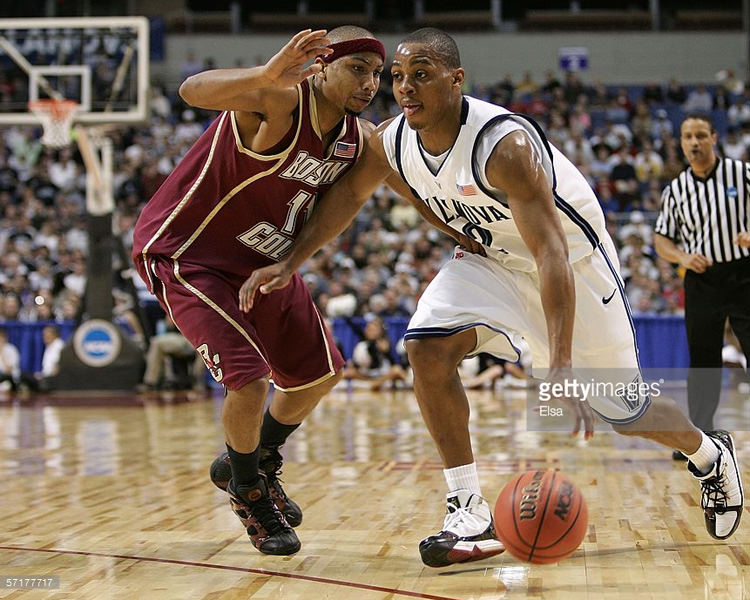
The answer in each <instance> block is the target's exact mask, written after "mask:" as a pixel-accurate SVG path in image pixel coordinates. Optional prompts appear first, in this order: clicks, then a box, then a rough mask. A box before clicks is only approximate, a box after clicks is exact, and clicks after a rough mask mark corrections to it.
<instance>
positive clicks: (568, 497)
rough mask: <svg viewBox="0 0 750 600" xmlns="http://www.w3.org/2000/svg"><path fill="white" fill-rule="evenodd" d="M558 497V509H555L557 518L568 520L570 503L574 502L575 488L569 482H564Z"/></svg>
mask: <svg viewBox="0 0 750 600" xmlns="http://www.w3.org/2000/svg"><path fill="white" fill-rule="evenodd" d="M558 494H559V495H558V497H557V507H556V508H555V516H556V517H559V518H560V519H562V520H563V521H564V520H565V519H567V518H568V512H570V503H571V502H572V496H573V486H572V485H571V484H570V482H568V481H563V482H562V483H561V484H560V491H559V492H558Z"/></svg>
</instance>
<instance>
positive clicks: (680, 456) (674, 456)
mask: <svg viewBox="0 0 750 600" xmlns="http://www.w3.org/2000/svg"><path fill="white" fill-rule="evenodd" d="M687 459H688V458H687V456H685V455H684V454H683V453H682V452H680V451H679V450H675V451H674V452H672V460H687Z"/></svg>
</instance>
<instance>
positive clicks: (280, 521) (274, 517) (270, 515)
mask: <svg viewBox="0 0 750 600" xmlns="http://www.w3.org/2000/svg"><path fill="white" fill-rule="evenodd" d="M248 508H250V514H251V515H252V516H253V517H255V518H256V519H257V521H258V522H259V523H260V524H261V525H262V526H263V528H264V529H265V530H266V533H267V534H268V535H269V536H271V535H274V534H276V533H279V532H280V531H283V530H284V529H286V525H285V522H284V516H283V515H282V514H281V512H279V509H278V508H276V505H275V504H274V503H273V501H272V500H271V499H270V498H267V497H263V498H261V499H260V500H258V501H257V502H253V504H252V506H249V507H248Z"/></svg>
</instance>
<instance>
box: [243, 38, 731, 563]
mask: <svg viewBox="0 0 750 600" xmlns="http://www.w3.org/2000/svg"><path fill="white" fill-rule="evenodd" d="M392 74H393V91H394V95H395V97H396V100H397V102H398V103H399V105H400V106H401V109H402V112H403V114H402V115H400V116H398V117H395V118H394V119H392V120H390V121H388V122H386V123H383V124H382V125H381V126H380V127H378V129H376V131H375V132H374V134H373V135H372V136H371V138H370V142H369V146H368V148H367V150H366V152H365V155H364V157H363V160H362V161H360V162H359V163H358V164H357V165H356V166H355V167H354V168H353V169H352V170H351V171H350V172H349V173H348V174H347V175H346V176H345V177H343V178H342V179H341V180H340V181H339V183H337V184H335V185H334V187H333V188H332V190H331V191H330V192H329V193H328V194H327V195H326V196H325V197H324V198H323V200H322V202H321V203H320V204H319V206H318V207H317V208H316V210H315V212H314V213H313V216H312V217H311V219H310V221H309V222H308V223H307V225H306V226H305V228H304V230H303V232H302V234H301V235H300V236H299V237H298V238H297V242H296V245H295V246H294V247H293V249H292V251H291V252H290V254H289V255H288V256H287V257H286V258H285V259H284V260H283V261H281V262H280V263H278V264H276V265H272V266H270V267H267V268H265V269H261V270H258V271H256V272H255V273H254V274H253V276H252V277H251V278H250V279H248V280H247V281H246V283H245V284H244V285H243V287H242V289H241V290H240V298H239V301H240V308H242V309H243V310H247V309H249V307H250V306H251V305H252V302H253V297H254V294H255V292H256V290H257V289H258V288H260V291H261V293H264V294H265V293H269V292H270V291H272V290H274V289H277V288H278V287H282V286H284V285H286V282H287V281H289V278H290V277H291V275H292V274H293V273H294V271H295V270H296V269H297V268H298V267H299V266H300V265H301V264H302V263H303V262H304V260H306V259H307V258H308V257H309V256H311V255H312V254H313V252H314V251H315V250H316V249H318V248H319V247H320V246H322V245H323V244H325V243H326V242H327V241H329V240H331V239H333V238H334V237H335V236H336V235H338V234H339V233H340V232H341V231H342V230H343V229H344V228H345V227H346V226H347V224H348V223H349V222H350V220H351V219H352V218H353V216H354V214H355V213H356V211H357V210H358V209H359V207H360V206H361V205H362V204H364V202H365V201H366V200H367V199H368V198H369V196H370V195H371V193H372V192H373V191H374V190H375V188H376V187H377V185H378V184H379V183H380V182H381V181H382V180H384V179H385V178H387V177H389V176H390V175H392V174H393V173H394V172H396V173H399V175H400V176H401V178H402V180H403V181H404V183H405V184H406V185H408V186H409V187H410V188H411V190H412V193H413V194H414V195H415V196H417V197H418V198H420V199H421V200H422V201H423V202H424V203H425V204H426V205H427V206H429V208H430V209H431V210H432V211H433V212H434V214H435V215H436V216H437V217H438V218H439V219H440V220H441V221H442V222H443V223H445V224H447V225H448V226H449V227H451V228H453V229H455V230H456V231H462V232H463V233H465V234H467V235H469V236H471V237H473V238H474V239H475V240H477V241H479V242H480V243H481V244H482V247H483V249H484V250H485V252H484V253H483V252H481V251H480V252H476V253H466V252H464V251H462V250H460V249H459V250H457V251H456V253H455V254H454V257H453V260H451V261H449V262H448V263H447V264H446V265H444V266H443V268H442V269H441V271H440V273H439V274H438V275H437V277H436V278H435V279H434V280H433V281H432V282H431V283H430V285H429V286H428V287H427V289H426V290H425V292H424V294H423V295H422V297H421V299H420V300H419V304H418V306H417V310H416V313H415V314H414V316H413V317H412V319H411V321H410V323H409V327H408V331H407V334H406V339H407V343H406V345H407V350H408V354H409V360H410V363H411V365H412V367H413V369H414V391H415V394H416V396H417V400H418V402H419V406H420V409H421V411H422V416H423V418H424V420H425V423H426V425H427V427H428V429H429V431H430V433H431V435H432V437H433V440H434V441H435V444H436V445H437V448H438V451H439V452H440V455H441V458H442V460H443V464H444V467H445V469H444V474H445V479H446V482H447V484H448V490H449V491H448V495H447V509H448V510H447V514H446V517H445V521H444V524H443V528H442V530H441V531H440V532H439V533H437V534H436V535H432V536H429V537H428V538H426V539H424V540H423V541H422V542H421V543H420V553H421V556H422V560H423V561H424V563H425V564H427V565H430V566H436V567H437V566H445V565H450V564H453V563H457V562H465V561H469V560H478V559H481V558H486V557H488V556H492V555H494V554H498V553H499V552H502V550H503V548H502V544H500V542H499V541H497V540H496V539H495V536H494V533H493V525H492V518H491V509H490V506H489V505H488V503H487V501H486V500H485V499H484V498H483V497H482V492H481V489H480V486H479V478H478V475H477V469H476V465H475V463H474V457H473V454H472V449H471V442H470V438H469V430H468V420H469V405H468V401H467V398H466V395H465V393H464V390H463V387H462V385H461V381H460V379H459V376H458V373H457V366H458V364H459V363H460V362H461V360H462V359H463V358H464V357H466V356H469V355H473V354H477V353H479V352H490V353H492V354H495V355H497V356H499V357H501V358H509V359H511V360H515V359H517V358H518V351H517V348H518V342H519V340H520V338H522V337H523V338H525V340H526V341H527V342H528V345H529V347H530V348H531V352H532V363H533V365H534V367H535V368H538V367H542V368H546V369H548V374H547V378H548V380H549V381H550V382H557V383H563V382H564V380H568V381H570V378H572V377H573V375H572V371H571V369H573V368H575V369H576V370H577V371H576V372H577V373H580V371H579V370H580V369H584V373H585V369H589V368H591V369H598V370H599V371H597V372H598V373H600V374H601V370H603V369H609V370H610V371H609V372H610V373H615V374H616V377H618V378H619V379H620V381H617V382H611V383H626V384H632V385H634V386H635V387H629V388H628V389H629V390H630V391H633V390H635V391H636V392H637V393H635V394H632V393H631V394H623V395H617V394H612V395H611V397H589V398H588V402H586V401H583V400H582V399H581V398H575V397H570V396H569V397H562V398H561V400H562V401H564V403H565V406H567V410H568V411H569V412H571V413H572V414H573V415H574V416H575V420H576V425H575V429H574V432H573V433H574V435H575V434H576V433H578V431H579V429H580V427H581V425H583V426H584V428H585V436H586V438H588V437H590V436H591V435H592V434H593V422H594V419H593V413H594V412H595V413H596V414H597V415H598V416H599V417H600V418H602V419H603V420H604V421H607V422H609V423H611V424H612V425H613V427H614V429H615V431H617V432H619V433H621V434H624V435H637V436H641V437H644V438H648V439H651V440H654V441H656V442H659V443H661V444H663V445H665V446H668V447H670V448H673V449H677V450H680V451H681V452H683V453H684V454H686V455H687V456H688V458H689V463H688V467H689V470H690V472H691V473H692V474H693V475H694V476H695V477H696V478H697V479H698V480H699V481H700V482H701V485H702V489H703V497H702V507H703V510H704V513H705V520H706V527H707V529H708V532H709V533H710V534H711V535H712V536H713V537H714V538H717V539H725V538H727V537H729V536H730V535H732V533H734V531H735V529H736V528H737V526H738V524H739V521H740V516H741V513H742V506H743V491H742V483H741V480H740V475H739V468H738V466H737V460H736V455H735V451H734V444H733V441H732V438H731V436H730V435H729V434H728V433H727V432H723V431H719V432H711V433H708V434H706V433H703V432H701V431H700V430H698V429H697V428H695V427H694V426H693V425H692V424H691V423H690V421H689V420H688V419H687V418H686V417H685V416H684V415H683V414H682V412H681V411H680V410H679V409H678V408H677V406H676V405H675V404H674V402H672V401H671V400H666V399H664V398H657V397H656V394H654V396H653V397H650V396H649V395H648V393H646V390H645V389H644V387H643V385H642V380H641V376H640V368H639V364H638V353H637V348H636V345H635V338H634V331H633V326H632V322H631V319H630V314H629V308H628V305H627V301H626V298H625V294H624V289H623V283H622V279H621V277H620V275H619V273H618V264H617V258H616V253H615V251H614V246H613V244H612V241H611V239H610V238H609V236H608V234H607V232H606V230H605V227H604V218H603V215H602V212H601V209H600V208H599V204H598V202H597V199H596V197H595V196H594V193H593V192H592V190H591V188H590V187H589V186H588V184H587V183H586V180H585V179H584V177H583V176H582V175H581V174H580V172H578V170H577V169H576V168H575V167H574V166H573V164H572V163H570V161H568V160H567V159H566V158H565V157H564V156H563V155H562V154H561V153H560V152H559V151H558V150H557V149H555V148H553V147H552V146H550V145H549V143H548V142H547V141H546V139H545V137H544V134H543V133H542V131H541V130H540V129H539V128H538V126H537V125H536V124H535V123H534V122H532V121H530V120H528V119H526V118H524V117H521V116H519V115H513V114H510V113H509V112H508V111H507V110H505V109H504V108H501V107H498V106H495V105H492V104H489V103H486V102H482V101H480V100H477V99H474V98H470V97H467V96H464V95H462V93H461V88H462V86H463V83H464V71H463V69H462V68H461V67H460V62H459V55H458V49H457V47H456V45H455V42H454V41H453V39H452V38H450V36H448V35H447V34H445V33H443V32H442V31H439V30H436V29H421V30H419V31H417V32H415V33H413V34H411V35H409V36H408V37H406V38H405V39H404V40H403V41H402V42H401V44H400V45H399V47H398V49H397V51H396V54H395V57H394V60H393V65H392ZM392 179H393V178H392ZM485 254H486V255H485ZM581 379H583V381H587V380H588V379H589V377H588V376H584V377H579V381H580V380H581ZM547 389H549V388H547ZM592 409H593V412H592Z"/></svg>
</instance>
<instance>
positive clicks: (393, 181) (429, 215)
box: [385, 172, 487, 256]
mask: <svg viewBox="0 0 750 600" xmlns="http://www.w3.org/2000/svg"><path fill="white" fill-rule="evenodd" d="M385 182H386V183H387V184H388V187H390V188H391V189H392V190H393V191H394V192H396V193H397V194H398V195H399V196H402V197H404V198H406V200H407V201H408V202H409V203H411V205H412V206H413V207H414V208H416V209H417V212H418V213H419V214H420V215H421V216H422V218H423V219H424V220H425V221H427V222H428V223H429V224H430V225H432V226H433V227H435V228H436V229H439V230H440V231H442V232H443V233H444V234H446V235H447V236H449V237H452V238H453V239H454V240H456V242H458V243H459V244H460V245H461V246H462V247H463V248H465V249H466V250H468V251H469V252H472V253H474V254H481V255H482V256H487V252H486V251H485V249H484V246H482V244H480V243H479V242H477V241H476V240H474V239H472V238H470V237H469V236H467V235H466V234H464V233H461V232H460V231H456V230H455V229H453V228H452V227H449V226H448V225H446V224H445V223H443V221H441V220H440V219H438V217H437V215H436V214H435V213H434V212H432V211H431V210H430V208H429V207H428V206H427V205H426V204H425V203H424V201H423V200H421V199H420V198H418V197H416V196H415V195H414V193H413V192H412V191H411V188H410V187H409V186H408V185H407V184H406V182H405V181H404V180H403V179H402V178H401V176H400V175H399V174H398V173H396V172H393V173H392V174H391V175H390V177H388V179H386V181H385Z"/></svg>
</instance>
